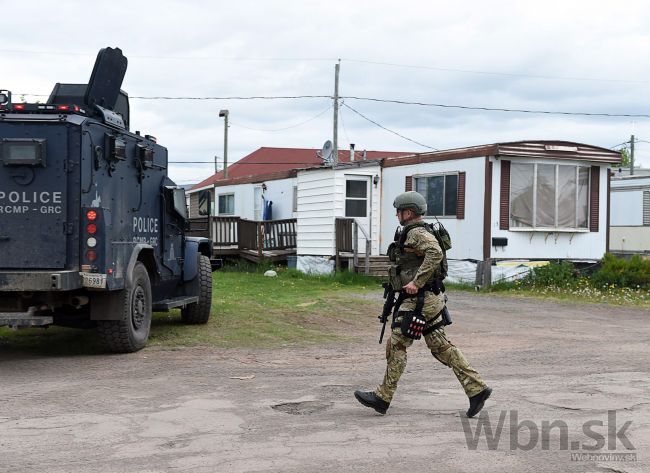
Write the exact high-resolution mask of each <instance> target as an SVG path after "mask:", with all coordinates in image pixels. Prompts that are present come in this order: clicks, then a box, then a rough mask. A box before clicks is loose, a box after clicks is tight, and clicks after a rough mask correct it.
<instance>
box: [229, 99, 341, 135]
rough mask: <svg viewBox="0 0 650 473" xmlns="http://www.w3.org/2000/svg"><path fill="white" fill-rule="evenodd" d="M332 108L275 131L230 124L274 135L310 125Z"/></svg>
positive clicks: (330, 107)
mask: <svg viewBox="0 0 650 473" xmlns="http://www.w3.org/2000/svg"><path fill="white" fill-rule="evenodd" d="M332 107H333V105H330V106H329V107H327V108H326V109H325V110H323V111H322V112H319V113H317V114H316V115H314V116H313V117H311V118H309V119H307V120H305V121H302V122H300V123H296V124H295V125H290V126H287V127H284V128H275V129H271V130H269V129H264V128H253V127H250V126H246V125H239V124H237V123H234V122H230V124H231V125H232V126H236V127H239V128H246V129H247V130H253V131H263V132H268V133H274V132H277V131H285V130H290V129H291V128H297V127H299V126H301V125H304V124H306V123H309V122H311V121H313V120H316V119H317V118H318V117H320V116H322V115H323V114H324V113H325V112H328V111H329V110H331V109H332Z"/></svg>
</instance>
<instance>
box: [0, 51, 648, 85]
mask: <svg viewBox="0 0 650 473" xmlns="http://www.w3.org/2000/svg"><path fill="white" fill-rule="evenodd" d="M0 52H2V53H15V54H46V55H58V56H89V57H93V56H95V55H96V53H95V52H92V53H90V52H88V53H82V52H77V51H35V50H27V49H0ZM129 57H131V58H134V59H155V60H164V61H174V60H200V61H205V60H208V61H214V60H219V61H235V62H249V61H250V62H255V61H260V62H264V61H274V62H302V61H304V62H333V61H337V60H338V58H327V57H224V56H174V55H163V56H160V55H137V54H135V55H132V54H130V55H129ZM340 60H341V61H342V62H349V63H357V64H370V65H378V66H389V67H399V68H407V69H422V70H432V71H438V72H453V73H462V74H480V75H490V76H500V77H523V78H530V79H545V80H572V81H589V82H613V83H637V84H647V83H649V82H650V81H647V80H630V79H609V78H594V77H576V76H552V75H541V74H522V73H513V72H500V71H482V70H476V69H458V68H452V67H444V66H430V65H424V64H400V63H392V62H386V61H371V60H367V59H355V58H341V59H340Z"/></svg>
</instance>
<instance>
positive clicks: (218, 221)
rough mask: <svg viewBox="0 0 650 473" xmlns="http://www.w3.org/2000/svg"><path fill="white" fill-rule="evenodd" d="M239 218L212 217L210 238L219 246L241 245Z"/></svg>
mask: <svg viewBox="0 0 650 473" xmlns="http://www.w3.org/2000/svg"><path fill="white" fill-rule="evenodd" d="M240 221H241V218H239V217H212V232H211V233H210V237H211V239H212V241H213V242H214V244H215V245H217V246H237V245H238V244H239V230H240V228H239V222H240Z"/></svg>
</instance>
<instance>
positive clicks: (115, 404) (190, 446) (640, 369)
mask: <svg viewBox="0 0 650 473" xmlns="http://www.w3.org/2000/svg"><path fill="white" fill-rule="evenodd" d="M452 300H453V302H452V303H451V304H450V307H451V309H452V312H453V314H454V316H455V321H454V325H453V326H452V327H450V328H449V330H448V335H449V338H450V339H452V341H454V343H455V344H456V345H458V346H460V347H461V348H462V349H463V351H464V352H465V354H466V356H467V357H468V358H469V359H470V361H471V362H472V364H473V365H474V366H475V367H476V368H477V369H478V370H479V371H480V372H481V373H482V374H483V376H484V377H485V378H486V380H487V381H488V382H489V383H490V384H491V385H492V386H493V387H494V389H495V391H494V395H493V397H492V399H491V400H490V401H489V402H488V405H487V408H486V412H487V413H488V414H489V421H490V426H491V428H492V431H493V433H494V434H495V435H496V437H495V438H494V441H493V442H492V445H491V446H490V445H489V444H488V441H487V440H486V436H485V434H481V435H478V436H476V440H477V444H476V446H475V449H473V448H470V447H471V445H470V446H468V440H467V436H466V433H465V430H464V427H463V416H462V414H461V411H464V410H465V409H466V407H467V406H466V405H467V400H466V398H465V397H464V395H463V393H462V390H461V389H460V386H459V385H458V384H457V381H456V379H455V378H454V376H453V373H452V372H451V371H450V370H449V369H447V368H445V367H444V366H442V365H440V364H438V363H437V362H436V361H435V360H433V358H432V357H431V355H430V354H429V353H428V352H427V351H426V348H425V347H424V344H423V343H417V344H416V345H417V346H414V347H413V348H412V349H411V350H410V351H409V357H410V359H409V364H408V367H407V373H405V375H404V377H403V378H402V382H401V383H400V388H399V390H398V392H397V395H396V397H395V399H394V401H393V405H392V406H391V408H390V410H389V412H388V415H386V416H380V415H377V414H375V413H374V411H371V410H368V409H367V408H363V407H362V406H360V405H359V404H357V403H356V401H355V400H354V398H353V396H352V392H353V390H354V389H356V388H359V387H361V388H372V387H374V386H375V385H376V383H377V382H378V381H379V380H380V378H381V376H382V374H383V369H384V360H383V359H382V355H383V348H382V347H380V346H379V345H378V344H377V340H376V337H377V335H378V326H377V325H376V323H375V322H376V319H374V314H365V315H360V317H361V318H363V319H364V320H367V322H368V328H364V329H363V330H364V331H365V333H367V335H368V337H367V339H365V340H363V339H360V340H359V341H354V342H345V343H341V344H330V345H327V346H325V347H309V348H298V349H296V348H281V349H277V350H242V349H237V350H221V349H220V350H213V349H180V350H169V349H159V348H152V349H147V350H144V351H142V352H139V353H136V354H133V355H124V356H75V357H67V358H63V357H43V356H37V355H32V354H24V353H17V352H13V351H12V350H11V347H3V348H2V349H1V350H0V471H2V472H12V473H15V472H31V471H34V472H43V471H47V472H49V473H56V472H66V473H68V472H102V473H107V472H163V471H192V472H199V473H201V472H257V471H264V472H283V473H291V472H312V471H314V472H315V471H320V472H347V471H350V472H352V471H354V472H373V473H375V472H377V471H413V472H415V471H435V472H446V471H449V472H471V473H476V472H494V471H513V472H515V471H522V472H523V471H526V472H554V473H558V472H564V471H577V472H629V473H632V472H647V471H650V394H649V393H650V379H649V373H650V367H649V361H650V350H649V346H650V345H649V341H650V314H649V313H648V311H645V310H635V309H622V308H616V307H607V306H584V305H571V304H557V303H547V302H539V301H535V300H530V299H512V298H503V297H496V296H484V295H475V294H469V293H457V294H453V297H452ZM611 410H615V416H616V420H615V423H616V427H614V426H613V424H614V419H613V417H612V416H613V415H614V414H612V413H609V414H608V411H611ZM500 418H501V419H502V430H501V433H500V435H497V434H496V431H497V430H498V424H499V419H500ZM483 420H484V421H486V420H487V419H486V418H484V419H483ZM524 421H528V422H524ZM555 421H557V422H555ZM590 421H591V424H589V425H587V426H586V432H587V434H588V435H587V434H585V431H583V428H584V425H585V423H587V422H590ZM628 421H631V424H630V425H629V426H628V427H625V423H626V422H628ZM522 422H523V424H522ZM544 422H549V423H550V422H555V424H554V425H555V427H554V428H552V429H550V435H549V436H548V439H549V442H548V445H546V444H543V442H542V437H543V435H542V433H541V431H542V430H543V426H544V425H543V423H544ZM467 423H468V425H469V429H470V430H469V431H468V432H467V435H469V437H470V440H471V439H472V437H473V436H474V435H475V434H476V429H477V426H478V425H479V423H481V420H480V419H479V420H477V419H472V420H471V421H467ZM608 423H609V424H610V429H614V432H616V431H619V430H621V429H622V433H621V436H622V437H623V439H619V440H616V438H615V435H614V436H613V437H614V438H613V444H612V446H613V447H615V448H616V450H608V449H607V447H608V445H607V439H605V440H603V442H604V443H605V444H604V446H603V447H602V448H601V449H599V450H596V451H588V450H586V449H585V448H584V444H586V445H587V446H592V445H594V444H596V443H597V440H594V439H595V438H597V437H598V435H600V434H603V435H604V436H607V425H608ZM517 425H521V429H520V430H519V435H518V436H517V435H515V432H516V430H517V429H516V426H517ZM483 426H484V427H485V422H484V423H483ZM563 426H566V427H563ZM531 429H532V430H533V431H534V430H537V431H538V432H537V434H538V439H537V441H535V434H534V432H533V434H532V439H531V435H530V434H529V432H530V431H531ZM561 437H563V438H564V440H563V439H561ZM497 440H498V443H497ZM562 441H566V443H567V448H569V449H570V448H571V447H573V448H575V450H573V451H571V450H565V449H562V448H561V445H560V444H561V442H562ZM624 441H626V442H628V445H630V446H633V447H634V448H635V450H627V449H626V448H625V443H624ZM511 443H512V445H511ZM470 444H471V441H470ZM529 444H530V445H529ZM517 445H519V446H517ZM491 447H492V448H491ZM572 452H573V453H579V454H587V453H598V454H607V453H609V454H611V453H616V454H622V453H634V454H636V455H637V461H635V462H634V461H623V462H621V461H607V460H606V459H605V458H604V457H602V456H601V457H600V458H596V459H592V460H585V459H584V458H581V459H580V460H579V461H572V460H571V458H570V455H571V453H572Z"/></svg>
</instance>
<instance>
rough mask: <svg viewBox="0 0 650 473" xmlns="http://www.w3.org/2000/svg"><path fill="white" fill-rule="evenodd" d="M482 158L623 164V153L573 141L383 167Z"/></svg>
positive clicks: (450, 153) (405, 160) (472, 150)
mask: <svg viewBox="0 0 650 473" xmlns="http://www.w3.org/2000/svg"><path fill="white" fill-rule="evenodd" d="M481 156H504V157H526V158H547V159H548V158H550V159H570V160H579V161H591V162H601V163H608V164H616V163H619V162H620V161H621V153H620V152H618V151H612V150H611V149H607V148H601V147H599V146H592V145H586V144H582V143H574V142H572V141H549V140H529V141H528V140H527V141H513V142H509V143H493V144H487V145H479V146H470V147H467V148H456V149H449V150H442V151H433V152H427V153H418V154H412V155H409V156H401V157H398V158H394V157H390V158H386V159H384V160H383V166H384V167H394V166H406V165H409V164H420V163H430V162H436V161H447V160H452V159H466V158H477V157H481Z"/></svg>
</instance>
